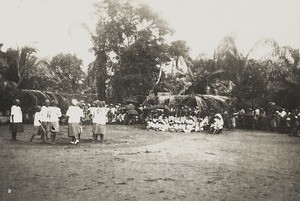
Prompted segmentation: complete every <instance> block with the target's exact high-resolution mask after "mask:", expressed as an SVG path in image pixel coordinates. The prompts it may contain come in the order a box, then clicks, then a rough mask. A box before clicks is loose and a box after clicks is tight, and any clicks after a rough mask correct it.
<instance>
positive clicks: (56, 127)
mask: <svg viewBox="0 0 300 201" xmlns="http://www.w3.org/2000/svg"><path fill="white" fill-rule="evenodd" d="M51 131H52V132H53V133H58V132H59V122H58V121H54V122H52V129H51Z"/></svg>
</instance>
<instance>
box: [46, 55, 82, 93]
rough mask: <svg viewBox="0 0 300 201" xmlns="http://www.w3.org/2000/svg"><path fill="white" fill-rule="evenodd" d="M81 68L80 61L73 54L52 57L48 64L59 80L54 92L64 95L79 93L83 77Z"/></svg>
mask: <svg viewBox="0 0 300 201" xmlns="http://www.w3.org/2000/svg"><path fill="white" fill-rule="evenodd" d="M81 66H82V60H81V59H79V58H77V56H76V55H74V54H62V53H60V54H58V55H56V56H54V57H53V58H52V60H51V62H50V68H51V69H52V71H53V72H54V73H55V75H56V77H57V78H58V79H59V82H58V83H57V84H56V86H55V90H56V91H58V92H64V93H78V92H80V91H81V88H80V86H81V83H82V81H83V79H84V76H85V74H84V72H83V71H82V69H81Z"/></svg>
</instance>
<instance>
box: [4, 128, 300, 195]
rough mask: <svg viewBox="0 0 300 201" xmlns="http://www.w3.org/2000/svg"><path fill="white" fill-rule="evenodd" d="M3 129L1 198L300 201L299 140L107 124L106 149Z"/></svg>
mask: <svg viewBox="0 0 300 201" xmlns="http://www.w3.org/2000/svg"><path fill="white" fill-rule="evenodd" d="M32 132H33V128H32V126H25V132H24V133H23V134H22V133H21V134H18V139H19V140H20V141H19V142H11V141H10V138H11V135H10V133H9V131H8V126H7V125H5V126H3V125H2V126H0V200H3V201H4V200H30V201H32V200H37V201H41V200H55V201H58V200H80V201H81V200H105V201H106V200H300V160H299V157H300V138H299V137H290V136H288V135H285V134H274V133H263V132H252V131H234V132H229V131H225V132H223V134H221V135H207V134H205V133H192V134H185V133H166V132H154V131H146V130H144V129H142V126H119V125H109V126H108V135H107V136H106V142H105V143H104V144H94V143H92V141H91V138H92V136H91V126H86V127H85V128H84V130H83V134H82V140H81V142H80V144H79V145H77V146H74V145H71V144H70V140H69V139H68V138H67V137H66V132H67V130H66V126H62V127H61V132H62V134H60V135H58V137H57V143H56V144H55V145H51V144H42V143H41V140H40V139H39V137H38V136H36V138H35V139H34V141H33V143H31V144H30V143H29V142H28V140H29V138H30V134H31V133H32Z"/></svg>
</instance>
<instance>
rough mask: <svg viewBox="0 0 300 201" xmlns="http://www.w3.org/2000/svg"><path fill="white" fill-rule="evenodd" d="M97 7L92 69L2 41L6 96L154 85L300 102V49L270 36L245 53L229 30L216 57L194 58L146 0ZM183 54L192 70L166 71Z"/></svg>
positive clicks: (1, 85) (134, 91)
mask: <svg viewBox="0 0 300 201" xmlns="http://www.w3.org/2000/svg"><path fill="white" fill-rule="evenodd" d="M96 9H97V13H98V22H97V25H96V29H95V33H92V34H91V38H92V42H93V47H92V51H93V53H94V55H95V60H94V61H93V62H92V63H91V64H90V65H89V69H88V71H87V73H86V74H85V73H84V72H83V71H82V68H81V67H82V61H81V59H79V58H78V57H77V56H76V55H72V54H57V55H56V56H54V57H53V58H52V59H51V60H50V61H47V60H45V59H40V58H38V57H37V56H36V53H37V50H36V49H34V48H31V47H23V48H21V49H17V50H14V49H8V50H7V51H6V52H3V51H1V49H0V95H1V100H0V104H1V105H3V103H7V102H9V104H11V103H12V100H13V99H14V97H16V95H17V94H18V92H20V90H22V89H23V90H24V91H25V92H26V93H31V95H32V94H36V96H38V94H39V92H38V91H40V92H45V91H51V92H52V93H55V94H58V93H59V94H62V95H64V96H66V97H74V96H76V95H78V94H81V95H83V96H91V97H93V99H95V98H98V99H100V100H107V101H108V102H122V101H124V100H126V99H129V98H133V97H139V98H140V99H141V97H146V96H147V95H148V94H149V92H150V91H151V92H154V93H156V92H171V93H172V94H173V95H179V94H180V95H188V94H208V95H220V96H229V97H232V99H233V100H235V102H234V106H235V107H238V108H242V107H263V106H266V105H268V103H269V102H275V103H277V104H278V105H281V106H283V107H285V108H288V109H292V108H296V107H298V106H299V103H300V91H299V87H300V63H299V60H300V53H299V50H296V49H293V48H291V47H280V46H279V45H278V44H277V43H276V41H274V40H272V39H265V40H261V41H259V42H258V43H257V44H254V46H253V48H251V50H250V51H249V52H248V53H247V54H246V55H243V54H241V53H240V52H239V50H238V49H237V47H236V45H235V40H234V38H233V37H229V36H226V37H224V39H223V40H222V41H221V42H220V44H219V45H218V46H217V48H216V50H215V52H214V56H213V58H208V57H205V56H203V55H202V56H199V57H198V58H196V59H194V60H193V59H191V57H190V55H189V47H188V44H187V43H186V42H185V41H182V40H178V41H173V42H171V43H170V44H168V43H167V42H166V37H167V36H168V35H170V34H172V32H173V31H172V30H171V29H170V27H169V26H168V24H167V23H166V22H165V21H164V20H163V19H161V18H160V17H159V15H157V14H156V13H154V12H153V11H151V10H150V8H149V7H147V6H146V5H135V4H133V3H132V2H127V1H118V0H104V1H102V3H100V4H98V5H96ZM0 48H1V46H0ZM265 49H267V50H268V51H265V52H264V50H265ZM261 52H263V54H262V55H260V54H261ZM179 57H182V58H183V59H184V61H185V62H186V65H187V67H188V69H187V72H185V73H184V74H168V73H166V72H164V71H162V70H161V69H162V66H163V65H164V64H166V63H167V62H170V61H171V60H175V61H178V58H179ZM25 89H26V90H35V91H31V92H29V91H26V90H25ZM26 93H25V94H26ZM19 94H22V93H19ZM44 95H45V97H46V95H47V94H44ZM24 96H25V95H24ZM48 96H49V94H48ZM96 96H97V97H96ZM89 101H90V100H89ZM9 104H8V105H9ZM3 108H4V109H3ZM1 109H2V110H5V109H7V106H5V107H3V106H2V108H1Z"/></svg>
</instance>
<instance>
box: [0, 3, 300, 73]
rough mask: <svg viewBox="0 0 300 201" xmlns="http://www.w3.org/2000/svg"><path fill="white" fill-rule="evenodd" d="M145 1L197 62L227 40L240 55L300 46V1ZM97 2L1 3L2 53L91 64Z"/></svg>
mask: <svg viewBox="0 0 300 201" xmlns="http://www.w3.org/2000/svg"><path fill="white" fill-rule="evenodd" d="M136 1H141V2H146V3H147V4H149V6H150V7H151V8H153V10H154V11H155V12H157V13H160V15H161V16H162V18H164V19H165V20H166V21H167V22H168V23H169V25H170V27H171V28H173V29H174V30H175V32H176V33H175V34H174V35H173V36H172V37H171V38H169V39H168V40H169V41H174V40H185V41H187V43H188V45H189V47H190V48H191V50H192V51H191V56H192V57H193V58H195V57H196V56H198V55H199V54H200V53H202V52H204V53H206V54H208V55H212V54H213V51H214V49H215V48H216V47H217V45H218V44H219V42H220V41H221V40H222V38H223V37H225V36H228V35H229V36H233V37H235V40H236V44H237V46H238V48H239V50H240V51H241V52H242V53H244V54H245V53H247V51H249V49H250V48H251V47H252V46H254V44H255V43H256V42H258V41H259V40H261V39H264V38H273V39H275V40H276V41H277V42H278V43H279V45H281V46H284V45H289V46H291V47H293V48H300V0H136ZM94 2H97V0H0V8H1V12H0V27H1V29H0V43H4V47H3V48H2V51H3V50H4V51H5V50H6V49H7V48H9V47H12V48H17V47H22V46H25V45H28V46H33V47H36V48H37V49H38V50H39V52H38V56H39V57H46V58H48V59H51V58H52V57H53V56H54V55H56V54H58V53H61V52H62V53H72V54H76V55H77V56H78V57H79V58H80V59H82V60H83V61H84V62H83V63H84V66H87V65H88V64H89V63H90V62H92V61H93V59H94V57H93V54H92V53H90V52H89V49H90V48H91V47H92V43H91V40H90V36H89V33H88V32H87V31H86V30H85V29H84V28H83V27H82V24H83V23H84V24H87V25H88V26H89V27H90V28H91V29H92V28H93V27H94V24H95V21H96V18H95V16H94V15H93V13H94V10H93V3H94ZM84 69H86V67H84Z"/></svg>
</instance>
